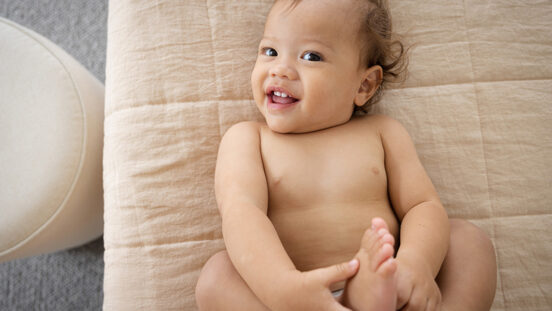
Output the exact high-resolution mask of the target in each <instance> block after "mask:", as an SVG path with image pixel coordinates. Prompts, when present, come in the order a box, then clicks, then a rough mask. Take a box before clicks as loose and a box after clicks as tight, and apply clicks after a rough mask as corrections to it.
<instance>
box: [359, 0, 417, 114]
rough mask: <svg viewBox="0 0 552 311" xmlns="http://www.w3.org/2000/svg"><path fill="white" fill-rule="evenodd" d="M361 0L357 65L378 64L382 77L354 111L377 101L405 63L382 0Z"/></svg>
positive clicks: (364, 109)
mask: <svg viewBox="0 0 552 311" xmlns="http://www.w3.org/2000/svg"><path fill="white" fill-rule="evenodd" d="M361 1H362V2H364V4H365V5H364V8H363V9H364V12H363V13H364V14H363V15H364V18H363V20H362V21H361V26H360V30H359V35H360V36H361V42H362V48H361V64H362V65H363V66H366V68H370V67H372V66H375V65H379V66H380V67H381V68H382V69H383V78H382V81H381V83H380V86H379V88H378V90H377V91H376V93H375V94H374V96H372V97H371V98H370V99H369V100H368V101H367V102H366V103H365V104H364V105H363V106H361V107H355V111H362V112H366V111H367V108H369V107H370V106H372V105H373V104H375V103H377V102H378V101H379V100H380V99H381V96H382V94H383V90H384V89H385V88H386V87H387V85H388V83H389V82H395V81H398V80H399V79H400V78H401V77H402V76H403V73H405V72H406V68H407V66H408V58H407V52H408V49H406V48H405V46H404V44H403V43H402V42H401V41H399V40H398V39H396V38H395V35H394V34H393V32H392V23H391V15H390V14H389V9H388V6H387V3H386V1H385V0H361Z"/></svg>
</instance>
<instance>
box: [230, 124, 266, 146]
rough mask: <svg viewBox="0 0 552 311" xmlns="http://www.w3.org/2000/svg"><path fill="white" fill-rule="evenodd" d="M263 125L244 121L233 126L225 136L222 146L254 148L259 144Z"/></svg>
mask: <svg viewBox="0 0 552 311" xmlns="http://www.w3.org/2000/svg"><path fill="white" fill-rule="evenodd" d="M261 127H262V124H261V123H259V122H256V121H244V122H239V123H236V124H234V125H232V126H231V127H230V128H229V129H228V130H227V131H226V132H225V133H224V135H223V137H222V141H221V146H233V147H234V148H244V147H254V146H255V145H258V144H259V141H260V131H261Z"/></svg>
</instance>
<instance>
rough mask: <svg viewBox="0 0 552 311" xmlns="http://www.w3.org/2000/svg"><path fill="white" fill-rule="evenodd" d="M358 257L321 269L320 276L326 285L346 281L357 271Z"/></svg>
mask: <svg viewBox="0 0 552 311" xmlns="http://www.w3.org/2000/svg"><path fill="white" fill-rule="evenodd" d="M358 266H359V263H358V259H356V258H355V259H353V260H351V261H349V262H343V263H340V264H337V265H333V266H329V267H326V268H321V269H319V273H320V276H321V277H322V279H323V281H324V283H325V284H326V285H328V286H329V285H330V284H333V283H337V282H341V281H346V280H348V279H349V278H351V277H352V276H354V275H355V274H356V273H357V270H358Z"/></svg>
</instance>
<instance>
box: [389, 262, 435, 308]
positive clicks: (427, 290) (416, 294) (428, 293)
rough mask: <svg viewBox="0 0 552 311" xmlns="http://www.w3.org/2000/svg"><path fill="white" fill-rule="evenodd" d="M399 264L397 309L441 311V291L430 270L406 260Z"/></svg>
mask: <svg viewBox="0 0 552 311" xmlns="http://www.w3.org/2000/svg"><path fill="white" fill-rule="evenodd" d="M397 262H398V266H397V274H396V276H397V309H402V310H408V311H410V310H413V311H415V310H430V311H432V310H440V309H441V291H440V290H439V287H438V286H437V283H436V282H435V279H434V278H433V276H432V275H431V271H430V269H429V268H427V269H424V268H420V266H419V265H417V266H414V264H413V263H411V262H409V261H408V260H404V259H403V260H398V259H397Z"/></svg>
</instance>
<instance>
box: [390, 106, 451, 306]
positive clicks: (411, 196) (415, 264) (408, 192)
mask: <svg viewBox="0 0 552 311" xmlns="http://www.w3.org/2000/svg"><path fill="white" fill-rule="evenodd" d="M380 121H381V124H380V125H381V126H380V130H381V131H380V134H381V139H382V143H383V147H384V150H385V166H386V171H387V178H388V191H389V197H390V199H391V203H392V205H393V208H394V210H395V213H396V214H397V217H398V218H399V221H400V222H401V230H400V247H399V250H398V253H397V261H398V267H399V269H398V271H397V274H398V278H399V281H400V280H401V278H403V280H404V279H408V278H409V277H412V280H410V281H412V282H413V283H414V284H413V286H414V288H407V289H405V288H404V286H405V285H404V284H401V283H400V282H399V284H398V286H399V288H398V290H399V296H401V295H402V296H403V297H399V300H401V298H402V300H405V299H407V300H409V301H408V303H409V305H410V304H411V303H412V301H411V300H412V299H420V300H423V299H424V298H426V297H423V298H422V297H420V296H423V295H424V294H426V295H431V294H430V293H429V292H433V295H435V296H438V297H434V299H437V302H435V303H437V304H438V302H439V299H440V293H439V291H438V288H437V285H436V284H435V282H434V281H433V280H434V279H435V277H436V276H437V273H438V272H439V270H440V267H441V264H442V263H443V259H444V257H445V255H446V253H447V251H448V243H449V239H450V238H449V233H450V232H449V230H450V229H449V221H448V217H447V214H446V211H445V209H444V208H443V206H442V204H441V202H440V200H439V197H438V195H437V192H436V191H435V188H434V187H433V184H432V183H431V180H430V179H429V177H428V176H427V174H426V172H425V170H424V168H423V166H422V164H421V163H420V160H419V159H418V156H417V154H416V150H415V147H414V144H413V143H412V140H411V139H410V136H409V135H408V133H407V131H406V130H405V129H404V127H403V126H402V125H401V124H400V123H399V122H397V121H395V120H393V119H390V118H387V117H383V116H382V117H381V118H380ZM405 270H408V271H405ZM412 270H416V271H412ZM403 272H404V273H403ZM405 274H406V275H405ZM413 274H416V275H413ZM424 279H425V282H426V284H422V283H423V282H424V281H423V280H424ZM430 281H431V282H430ZM405 283H408V282H405ZM401 286H403V288H401ZM416 286H418V288H415V287H416ZM407 287H409V286H407ZM422 287H425V288H422ZM401 290H402V292H401ZM404 296H408V297H404ZM401 303H402V304H404V303H406V301H399V305H397V307H401V305H400V304H401Z"/></svg>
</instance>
